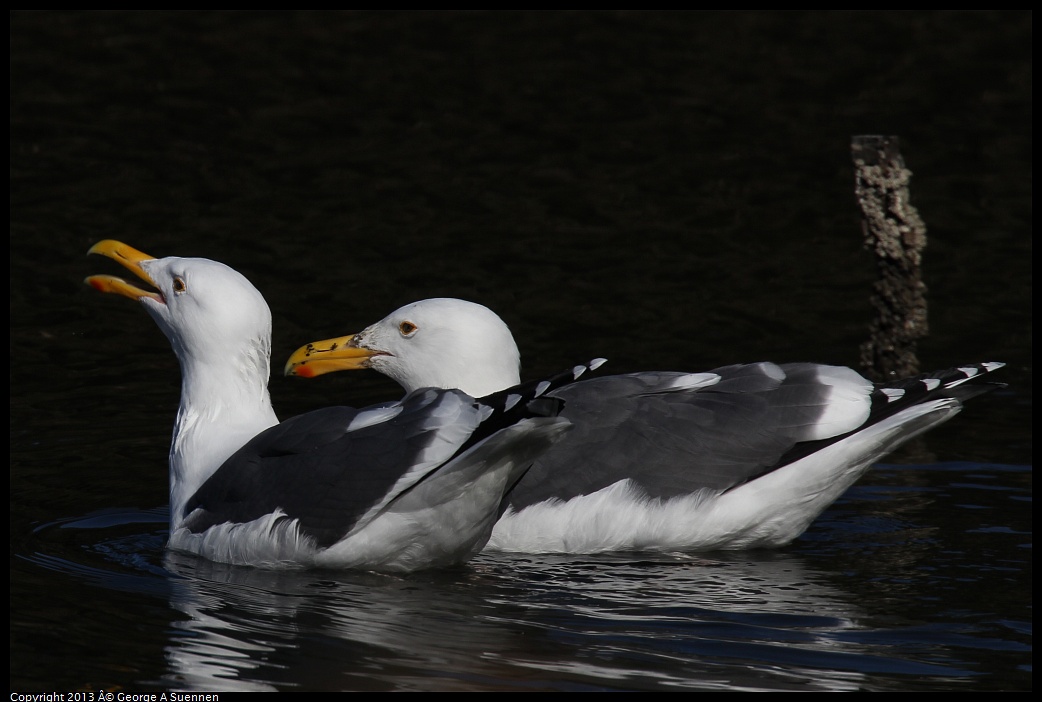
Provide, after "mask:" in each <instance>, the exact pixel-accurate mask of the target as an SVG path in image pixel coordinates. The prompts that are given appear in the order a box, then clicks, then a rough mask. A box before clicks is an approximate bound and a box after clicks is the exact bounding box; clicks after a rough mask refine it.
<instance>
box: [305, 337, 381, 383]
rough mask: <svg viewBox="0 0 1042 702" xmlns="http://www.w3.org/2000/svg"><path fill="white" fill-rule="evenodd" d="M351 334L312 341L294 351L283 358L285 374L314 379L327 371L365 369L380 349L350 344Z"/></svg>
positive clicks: (379, 353) (378, 353)
mask: <svg viewBox="0 0 1042 702" xmlns="http://www.w3.org/2000/svg"><path fill="white" fill-rule="evenodd" d="M352 339H354V335H353V334H352V335H350V336H341V337H337V338H336V339H326V340H325V341H314V342H312V343H310V344H304V345H303V346H301V347H300V348H299V349H297V350H296V351H294V352H293V353H292V354H291V355H290V357H289V360H288V361H286V375H298V376H300V377H301V378H314V377H316V376H319V375H325V374H326V373H335V372H336V371H342V370H358V369H359V368H367V367H368V362H369V359H370V358H372V357H373V356H379V355H382V352H380V351H373V350H371V349H363V348H359V347H358V346H352V345H351V340H352Z"/></svg>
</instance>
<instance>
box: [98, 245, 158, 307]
mask: <svg viewBox="0 0 1042 702" xmlns="http://www.w3.org/2000/svg"><path fill="white" fill-rule="evenodd" d="M87 254H88V255H89V254H101V255H102V256H106V257H108V258H111V259H112V260H113V261H116V262H117V263H119V264H121V265H122V266H123V267H124V268H126V269H127V270H128V271H130V272H131V273H133V274H134V275H136V276H137V277H139V278H141V279H142V280H144V281H145V282H146V283H149V284H150V285H151V284H153V283H152V278H150V277H149V275H148V274H147V273H145V271H144V269H143V268H142V267H141V262H142V261H154V260H155V257H154V256H149V255H148V254H146V253H142V252H141V251H138V250H137V249H135V248H134V247H132V246H127V245H126V244H124V243H123V242H121V241H116V240H114V239H105V240H104V241H99V242H98V243H96V244H95V245H94V246H92V247H90V249H89V250H88V251H87ZM83 282H85V283H86V284H87V285H89V286H91V287H92V288H94V289H95V290H98V291H100V292H105V293H116V294H117V295H122V296H124V297H129V298H130V299H131V300H139V299H141V298H143V297H150V298H152V299H153V300H155V301H157V302H162V301H163V296H162V295H160V294H159V293H156V292H152V291H149V290H142V289H141V288H138V287H135V286H134V285H131V284H130V283H128V282H127V281H125V280H123V279H122V278H117V277H116V276H114V275H92V276H89V277H87V278H86V279H85V280H84V281H83Z"/></svg>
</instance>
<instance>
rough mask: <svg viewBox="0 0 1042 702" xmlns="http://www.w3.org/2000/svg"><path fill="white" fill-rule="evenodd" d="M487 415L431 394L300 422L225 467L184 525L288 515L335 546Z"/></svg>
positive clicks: (195, 500) (268, 434) (468, 403)
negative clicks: (275, 514)
mask: <svg viewBox="0 0 1042 702" xmlns="http://www.w3.org/2000/svg"><path fill="white" fill-rule="evenodd" d="M484 414H485V413H484V412H483V411H482V409H481V408H480V406H478V405H477V403H475V401H474V400H473V399H472V398H470V397H469V396H467V395H465V394H464V393H462V392H459V391H433V390H428V391H418V392H415V393H412V394H410V395H409V396H408V397H406V398H404V399H403V400H402V401H401V403H396V404H394V405H390V406H376V407H372V408H367V409H365V410H355V409H352V408H350V407H329V408H325V409H320V410H316V411H313V412H308V413H306V414H303V415H299V416H297V417H293V418H292V419H289V420H286V421H285V422H282V423H281V424H278V425H276V426H273V427H271V428H270V429H267V430H265V431H263V432H261V433H260V434H258V435H257V436H255V437H254V438H253V439H252V440H250V441H249V442H248V443H247V444H246V445H244V446H243V447H242V448H241V449H239V451H237V452H236V453H235V454H234V455H232V456H231V457H230V458H229V459H228V460H227V461H225V463H224V464H223V465H222V466H221V467H220V468H219V469H218V470H217V471H216V472H215V473H214V474H213V475H212V476H211V477H210V479H209V480H207V481H206V482H205V483H204V484H203V485H202V486H201V487H200V488H199V490H198V491H197V492H196V493H195V495H193V496H192V498H191V499H190V500H189V501H188V504H187V507H186V514H188V515H189V517H188V519H187V520H186V521H185V526H186V527H187V528H188V529H189V530H190V531H192V532H196V533H199V532H203V531H205V530H206V529H208V528H210V527H211V526H214V525H216V524H222V523H225V522H229V523H243V522H249V521H252V520H254V519H258V518H260V517H262V516H264V515H267V514H271V513H272V512H274V511H275V510H276V509H281V510H282V511H283V512H285V514H286V516H287V518H290V519H297V520H299V522H300V529H301V532H302V533H303V534H305V535H308V536H311V537H312V538H314V539H315V542H316V545H317V546H319V547H327V546H330V545H332V544H334V543H336V542H337V541H338V540H340V539H341V538H342V537H343V536H344V535H345V534H347V533H348V532H349V531H350V530H351V528H352V527H354V526H355V524H356V523H357V522H358V520H359V519H361V518H363V517H364V516H365V515H366V514H368V513H370V511H371V510H373V509H374V507H378V506H379V505H381V504H382V503H384V502H386V501H389V500H390V499H392V498H393V497H394V496H395V495H396V494H399V493H401V492H402V491H403V490H406V489H408V488H409V487H410V486H411V485H414V484H415V483H416V482H418V481H419V480H422V479H423V477H424V476H425V475H426V474H427V473H429V472H430V471H433V470H436V469H437V468H438V467H439V466H440V465H442V464H443V463H444V462H445V461H447V460H449V459H451V457H452V455H453V454H454V453H455V452H456V451H458V450H459V447H460V446H461V445H462V444H463V443H464V442H465V441H466V439H467V438H468V437H469V436H471V435H472V434H473V432H474V429H475V428H476V427H477V426H478V425H479V424H480V422H481V420H482V418H483V416H484Z"/></svg>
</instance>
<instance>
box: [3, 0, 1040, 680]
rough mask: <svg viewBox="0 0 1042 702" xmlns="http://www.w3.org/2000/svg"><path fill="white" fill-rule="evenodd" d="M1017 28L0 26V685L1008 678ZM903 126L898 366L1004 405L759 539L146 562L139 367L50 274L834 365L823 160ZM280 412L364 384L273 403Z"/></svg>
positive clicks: (378, 395)
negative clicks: (713, 548)
mask: <svg viewBox="0 0 1042 702" xmlns="http://www.w3.org/2000/svg"><path fill="white" fill-rule="evenodd" d="M1031 18H1032V17H1031V14H1030V13H1025V12H965V13H954V12H941V13H920V12H901V13H809V14H805V13H663V14H659V13H650V14H646V13H567V12H565V13H550V14H541V13H536V14H510V13H465V14H460V13H404V14H400V13H378V14H371V13H361V14H358V13H318V14H314V13H300V14H297V13H293V14H282V13H203V14H198V13H187V12H186V13H174V14H170V13H140V14H125V13H43V12H39V13H25V12H16V13H12V14H11V171H10V172H11V282H10V311H11V337H10V340H11V374H10V376H11V689H12V691H18V692H25V691H58V692H61V691H70V690H94V691H98V690H101V689H104V690H122V691H131V692H133V691H148V690H166V689H184V688H190V689H207V690H211V689H212V690H239V689H242V690H251V689H272V690H294V689H303V690H339V689H345V690H638V689H640V690H643V689H648V690H674V689H701V690H999V689H1008V690H1028V689H1030V688H1031V673H1032V664H1031V653H1032V646H1031V633H1032V625H1031V624H1032V618H1031V594H1030V593H1031V541H1032V540H1031V531H1032V530H1031V487H1032V480H1031V461H1032V458H1031V446H1032V441H1031V431H1030V426H1031V421H1030V420H1031V404H1032V393H1031V380H1032V372H1031V370H1032V368H1031V360H1030V359H1031V350H1032V348H1031V347H1032V343H1031V342H1032V339H1031V331H1032V319H1031V226H1032V207H1031V146H1032V144H1031V126H1030V125H1031V116H1032V115H1031V112H1032V110H1031V103H1032V101H1031V79H1032V70H1031V69H1032V62H1031V40H1032V32H1031ZM864 133H882V134H896V135H899V136H900V137H901V143H902V146H903V153H904V156H905V159H906V161H907V163H908V165H909V167H910V168H911V169H912V170H913V172H914V177H913V180H912V186H911V190H912V198H913V204H914V205H915V206H916V207H918V209H919V212H920V214H921V215H922V217H923V218H924V220H925V221H926V224H927V226H928V229H929V237H930V239H929V248H928V249H927V251H926V263H925V276H926V282H927V284H928V285H929V288H930V292H929V302H930V305H931V307H930V323H931V334H930V336H929V337H928V338H927V339H925V340H924V342H923V343H922V344H921V346H920V356H921V358H922V360H923V365H924V366H927V367H931V368H932V367H938V368H939V367H947V366H950V365H953V364H956V363H959V362H962V361H966V360H1002V361H1006V362H1007V363H1008V364H1009V365H1008V366H1007V368H1005V369H1003V371H1002V377H1001V380H1003V381H1004V382H1006V383H1008V388H1007V389H1005V390H1003V391H1000V392H996V393H992V394H991V395H988V396H985V397H982V398H979V399H977V400H975V401H974V402H973V403H972V404H971V405H970V406H968V407H967V409H966V410H965V412H964V413H963V414H962V415H960V416H959V417H956V418H955V419H954V420H953V421H952V422H951V423H949V424H948V425H945V426H944V427H941V428H939V429H938V430H936V431H934V432H932V433H930V434H929V435H928V436H926V437H925V438H924V439H923V440H921V441H919V442H917V443H916V444H915V445H912V446H909V447H907V448H905V449H902V450H901V451H900V452H898V453H895V454H893V455H892V456H890V457H889V458H888V459H887V463H886V464H885V465H882V466H879V467H877V468H876V469H875V470H873V471H872V472H871V473H870V474H869V475H868V476H866V478H865V479H864V480H862V482H861V483H859V484H858V485H856V486H855V487H854V488H853V489H852V490H850V491H849V492H848V493H847V495H845V496H844V497H843V498H842V499H841V500H840V501H839V502H838V503H837V504H836V505H834V506H833V507H832V508H831V509H830V510H828V511H827V512H826V513H825V514H824V515H823V516H822V517H821V518H820V519H819V520H818V521H817V522H816V523H815V524H814V525H812V527H811V528H810V530H809V531H808V532H807V533H806V534H805V535H804V536H803V537H801V538H800V539H799V540H797V541H796V542H795V543H794V544H792V545H791V546H789V547H787V548H785V549H782V550H780V551H777V552H750V553H735V554H720V553H712V554H697V555H690V554H667V555H656V556H646V555H641V554H617V555H613V556H603V557H588V556H582V557H547V556H506V555H489V554H486V555H482V556H479V557H478V558H477V559H476V560H475V561H474V562H473V563H472V564H470V565H469V566H468V567H467V568H464V569H461V570H457V571H448V572H433V573H420V574H415V575H410V576H408V577H387V576H376V575H371V574H365V573H341V572H318V571H316V572H307V573H277V574H276V573H266V572H259V571H255V570H251V569H237V568H229V567H222V566H218V565H214V564H210V563H206V562H200V561H197V560H194V559H189V558H185V557H183V556H177V555H171V554H167V553H166V552H165V550H164V548H163V544H164V541H165V524H166V516H165V507H163V505H164V504H165V500H166V452H167V444H168V441H169V433H170V427H171V425H172V422H173V416H174V412H175V410H176V407H177V395H178V389H179V379H178V370H177V365H176V361H175V360H174V357H173V354H172V353H171V352H170V350H169V347H168V345H167V343H166V341H165V339H164V338H163V337H162V335H161V334H160V332H159V331H158V330H157V329H156V328H155V326H154V324H153V323H152V322H151V320H150V319H149V318H148V317H147V315H145V314H144V313H143V312H142V311H141V310H140V309H138V306H136V305H133V304H130V303H129V302H128V301H126V300H121V299H117V298H115V297H111V296H101V295H98V294H97V293H94V292H93V291H91V290H89V289H88V288H87V287H86V286H84V285H83V283H82V280H83V278H84V277H85V276H86V275H89V274H93V273H99V272H115V271H114V268H113V267H111V266H109V265H106V264H107V263H108V262H106V261H104V260H102V259H99V258H95V259H94V260H89V259H87V258H86V256H85V253H86V250H87V248H88V247H89V246H90V245H91V244H93V243H94V242H96V241H98V240H99V239H103V238H117V239H120V240H123V241H126V242H127V243H130V244H131V245H133V246H136V247H138V248H140V249H142V250H144V251H146V252H148V253H150V254H153V255H157V256H163V255H188V256H206V257H210V258H215V259H218V260H221V261H224V262H225V263H228V264H229V265H232V266H234V267H235V268H238V269H239V270H241V271H242V272H243V273H245V274H246V275H247V276H248V277H249V278H250V279H251V280H252V281H253V282H254V283H255V284H256V285H257V287H258V288H259V289H260V290H261V291H262V292H263V293H264V295H265V297H266V298H267V299H268V301H269V304H270V305H271V307H272V311H273V315H274V324H275V332H274V340H273V343H274V360H275V364H274V365H275V366H276V367H278V366H279V365H280V364H281V362H282V360H284V358H285V357H286V356H287V355H288V354H289V353H290V352H291V351H292V350H293V349H295V348H296V347H297V346H298V345H299V344H301V343H303V342H305V341H310V340H314V339H318V338H324V337H327V336H331V335H334V334H343V333H346V332H350V331H356V330H358V329H360V328H361V327H362V326H364V325H366V324H368V323H370V322H373V321H375V320H377V319H379V318H380V317H382V316H383V315H384V314H386V313H387V312H389V311H391V310H392V309H394V308H396V307H397V306H399V305H401V304H403V303H405V302H409V301H412V300H416V299H420V298H424V297H431V296H437V295H448V296H457V297H466V298H470V299H474V300H476V301H479V302H482V303H484V304H487V305H489V306H490V307H492V308H493V309H495V310H497V311H498V312H499V313H500V314H501V315H502V316H503V317H504V318H505V319H506V320H507V321H508V323H509V324H510V325H511V327H512V328H513V329H514V331H515V335H516V336H517V337H518V342H519V345H520V347H521V351H522V355H523V359H524V361H525V374H526V375H529V374H533V375H534V374H536V373H539V372H549V371H554V370H557V369H559V368H560V367H564V366H568V365H571V364H572V363H573V362H574V361H575V360H576V359H587V358H589V357H590V356H591V355H603V356H607V357H608V358H609V359H610V362H611V364H612V368H613V369H614V370H617V371H619V372H622V371H626V370H632V369H640V368H658V369H676V370H704V369H707V368H712V367H714V366H717V365H721V364H724V363H730V362H737V361H752V360H775V361H793V360H813V361H823V362H831V363H842V364H847V365H853V364H856V363H857V360H858V345H859V344H860V343H861V341H863V340H864V338H865V336H866V327H867V324H868V321H869V320H870V318H871V310H870V308H869V305H868V302H867V296H868V291H869V288H870V285H871V281H872V275H873V272H872V265H871V261H870V260H869V258H868V255H867V254H866V253H865V252H863V251H862V250H861V248H860V231H859V216H858V212H857V209H856V205H855V202H854V199H853V175H852V168H851V162H850V157H849V142H850V137H851V136H852V135H855V134H864ZM271 390H272V395H273V399H274V401H275V404H276V409H277V410H278V411H279V413H280V415H281V416H284V417H286V416H290V415H292V414H294V413H297V412H300V411H303V410H306V409H310V408H313V407H315V406H318V405H321V404H328V403H332V402H346V403H351V404H365V403H369V402H375V401H380V400H385V399H388V398H389V397H394V396H396V395H397V394H398V390H397V388H396V387H395V386H394V385H393V384H392V383H390V381H387V380H385V379H383V378H381V377H377V376H375V374H369V373H356V374H340V375H334V376H330V377H324V378H320V379H317V380H314V381H299V380H296V379H285V378H282V377H274V378H272V382H271Z"/></svg>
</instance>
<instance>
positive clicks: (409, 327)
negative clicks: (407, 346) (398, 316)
mask: <svg viewBox="0 0 1042 702" xmlns="http://www.w3.org/2000/svg"><path fill="white" fill-rule="evenodd" d="M417 329H419V327H417V326H416V325H415V324H413V323H412V322H410V321H408V320H406V321H404V322H402V323H401V324H399V325H398V331H400V332H401V333H402V336H412V335H413V334H415V333H416V330H417Z"/></svg>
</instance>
